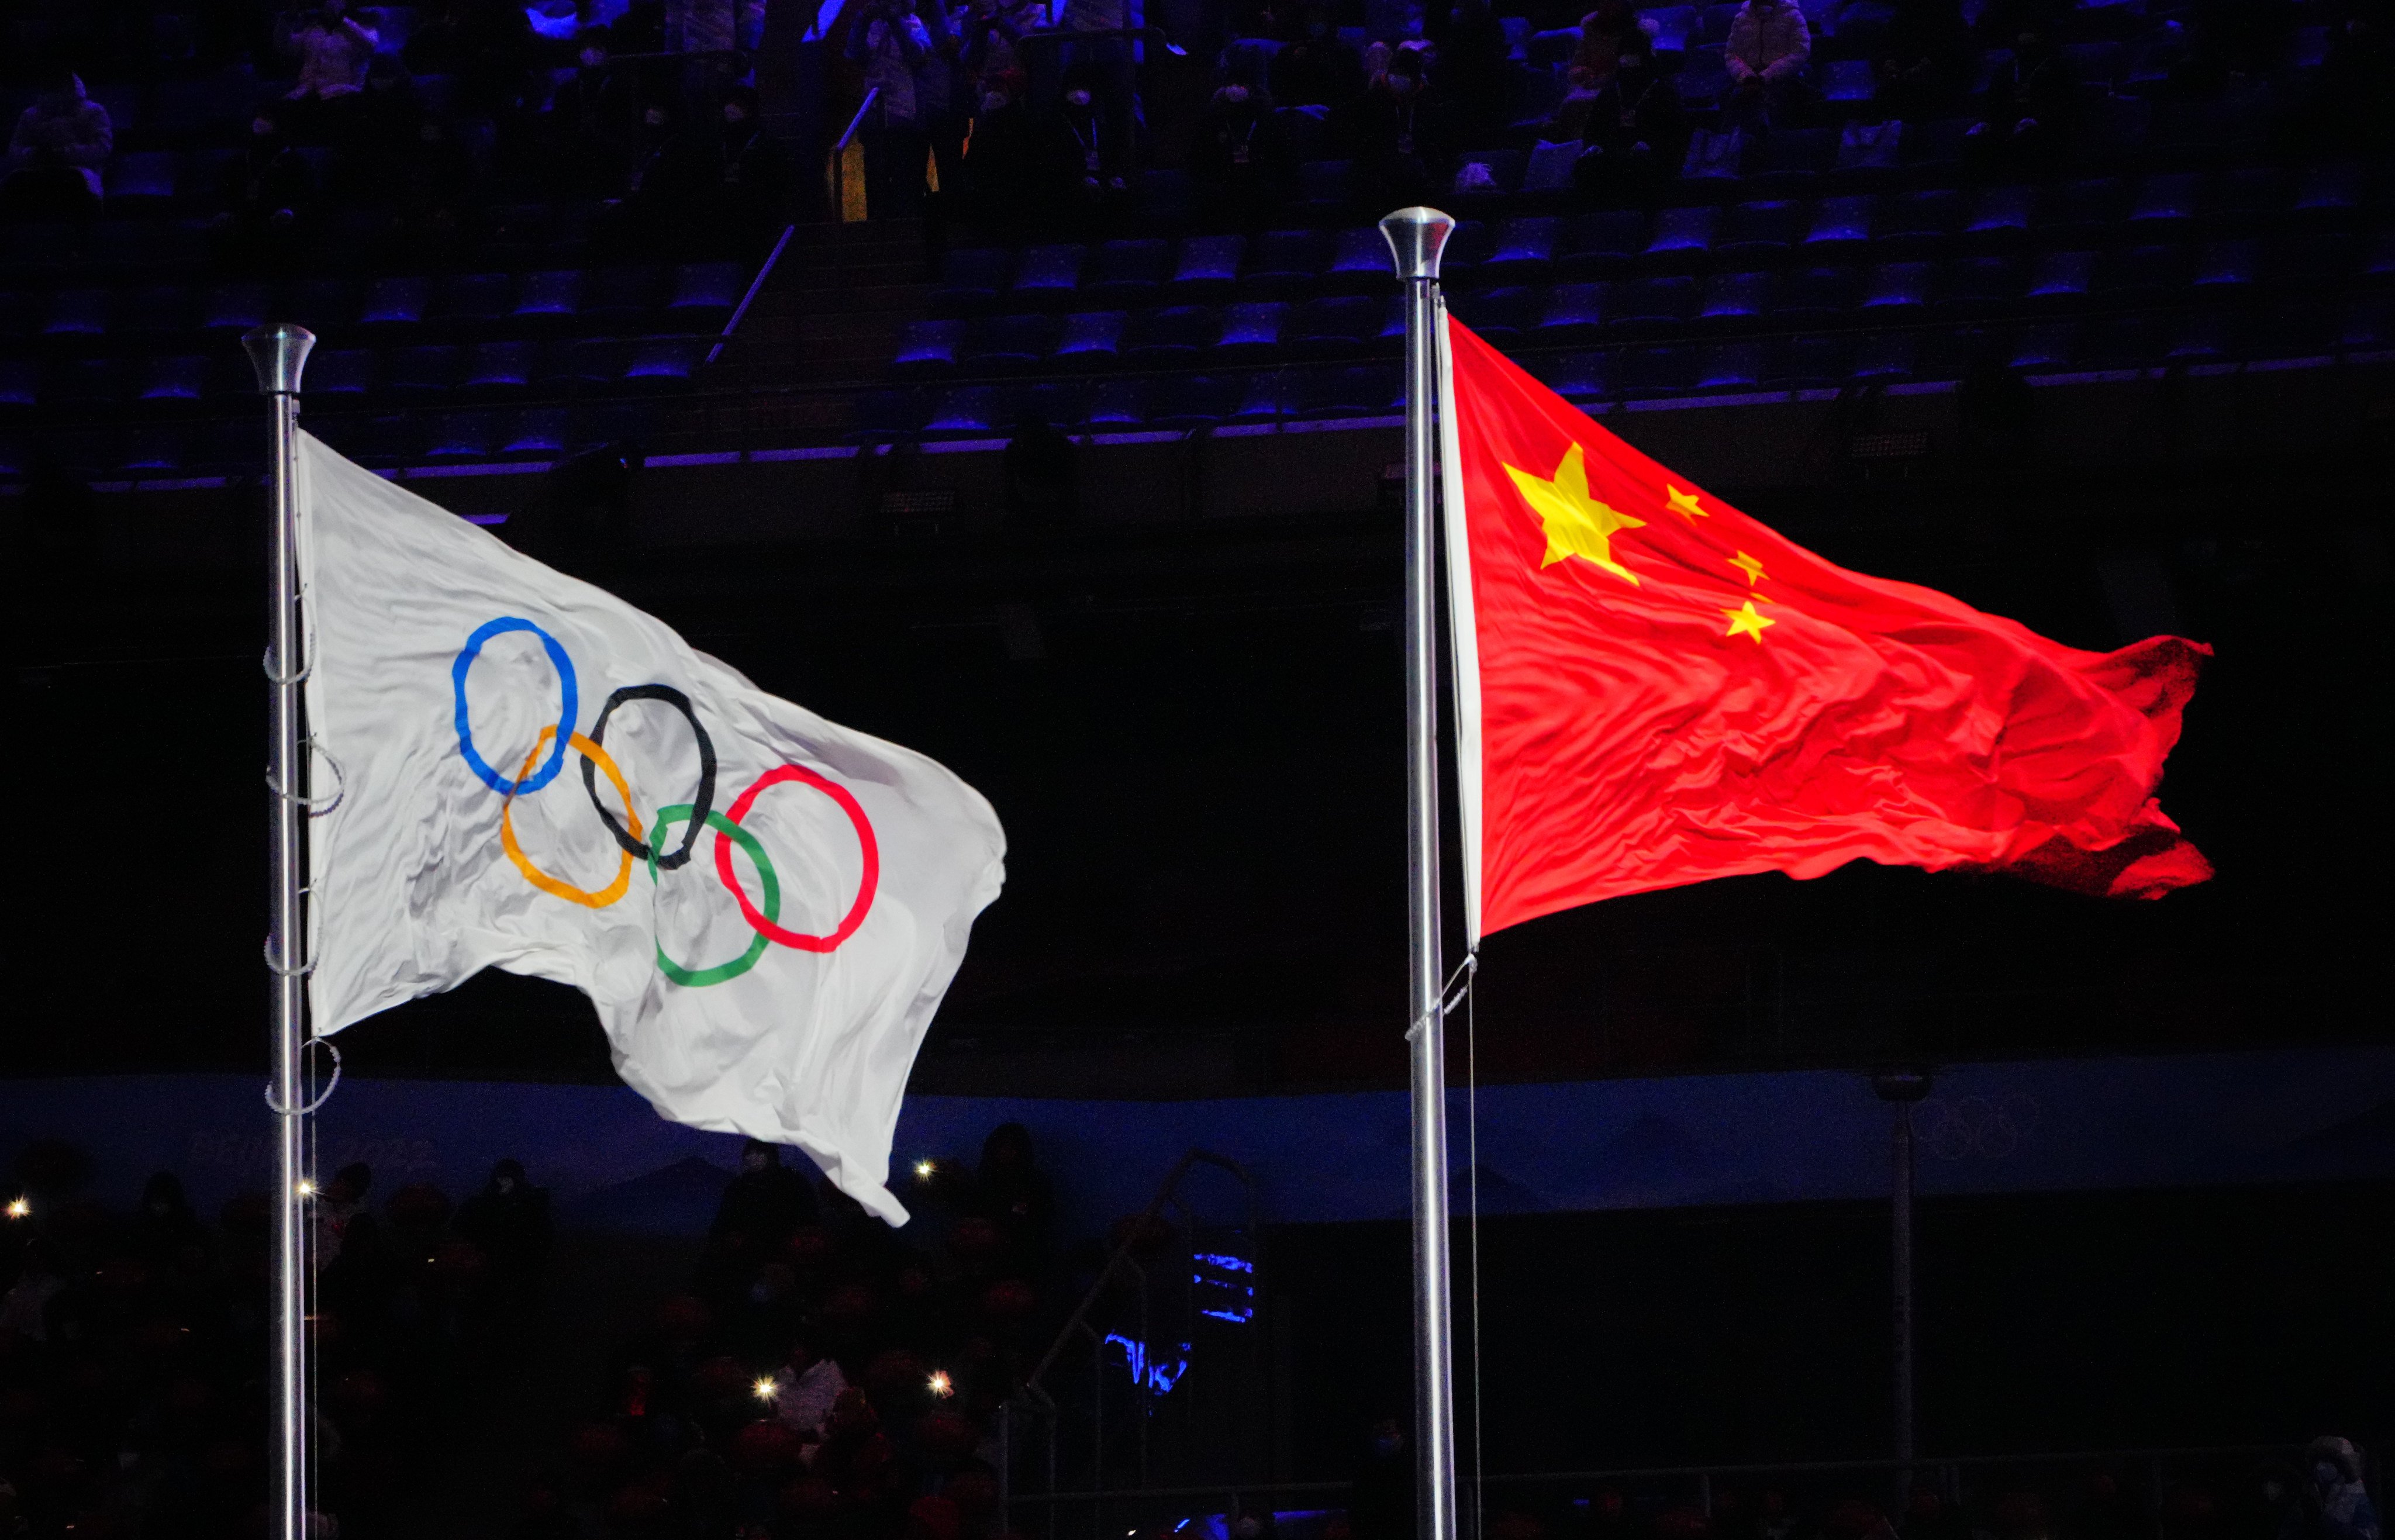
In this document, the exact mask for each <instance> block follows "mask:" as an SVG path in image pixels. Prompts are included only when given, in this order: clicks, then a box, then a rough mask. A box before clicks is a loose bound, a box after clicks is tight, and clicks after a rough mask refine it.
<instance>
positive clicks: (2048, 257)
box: [2023, 251, 2096, 305]
mask: <svg viewBox="0 0 2395 1540" xmlns="http://www.w3.org/2000/svg"><path fill="white" fill-rule="evenodd" d="M2095 282H2096V254H2095V253H2094V252H2092V251H2048V252H2041V253H2039V254H2038V255H2037V256H2036V257H2034V258H2032V259H2031V262H2030V270H2029V287H2028V288H2027V289H2026V290H2024V291H2023V297H2025V298H2028V299H2030V300H2032V301H2035V302H2038V303H2040V304H2048V305H2051V304H2058V303H2064V302H2068V301H2071V300H2077V299H2084V298H2086V297H2087V295H2088V291H2089V290H2090V289H2091V288H2093V287H2094V285H2095Z"/></svg>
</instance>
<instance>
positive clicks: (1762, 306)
mask: <svg viewBox="0 0 2395 1540" xmlns="http://www.w3.org/2000/svg"><path fill="white" fill-rule="evenodd" d="M1770 303H1771V275H1770V274H1769V273H1763V272H1720V273H1715V274H1714V276H1713V277H1711V278H1708V279H1706V280H1705V286H1704V291H1703V293H1701V294H1700V295H1699V296H1698V297H1697V319H1698V320H1699V321H1702V322H1710V323H1712V324H1714V325H1718V326H1740V325H1749V324H1753V322H1759V321H1761V320H1762V319H1763V317H1764V315H1765V313H1766V311H1767V310H1768V309H1769V307H1770Z"/></svg>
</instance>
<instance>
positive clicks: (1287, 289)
mask: <svg viewBox="0 0 2395 1540" xmlns="http://www.w3.org/2000/svg"><path fill="white" fill-rule="evenodd" d="M1329 262H1330V250H1329V248H1328V244H1327V242H1326V241H1325V240H1324V238H1323V236H1322V234H1321V232H1320V231H1318V230H1267V231H1265V232H1264V234H1262V235H1259V236H1257V237H1256V238H1255V241H1254V242H1253V243H1252V244H1250V247H1249V250H1248V268H1247V271H1246V273H1245V274H1243V275H1242V277H1241V281H1240V287H1241V288H1242V289H1243V290H1244V291H1245V292H1247V293H1249V294H1250V295H1254V296H1259V297H1274V298H1278V297H1284V296H1290V295H1295V294H1298V293H1301V292H1303V290H1304V289H1306V288H1307V287H1309V286H1310V285H1312V283H1314V281H1315V280H1316V279H1317V278H1319V277H1321V276H1322V273H1323V270H1324V268H1325V267H1327V266H1328V265H1329Z"/></svg>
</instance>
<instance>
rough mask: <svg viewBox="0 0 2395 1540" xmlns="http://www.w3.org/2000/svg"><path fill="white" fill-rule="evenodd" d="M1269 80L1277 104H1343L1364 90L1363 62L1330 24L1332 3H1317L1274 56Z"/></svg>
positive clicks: (1331, 105) (1283, 105)
mask: <svg viewBox="0 0 2395 1540" xmlns="http://www.w3.org/2000/svg"><path fill="white" fill-rule="evenodd" d="M1270 80H1271V85H1272V98H1273V103H1274V105H1276V106H1279V107H1329V108H1334V109H1335V108H1341V107H1344V106H1346V105H1347V104H1348V103H1349V102H1351V101H1353V100H1355V99H1356V94H1357V93H1358V92H1360V91H1362V90H1363V88H1364V63H1363V59H1361V57H1360V56H1358V55H1357V53H1356V50H1355V49H1354V48H1352V47H1350V46H1348V45H1347V43H1346V40H1345V39H1343V38H1342V37H1341V36H1340V35H1339V32H1338V29H1337V28H1335V27H1333V26H1332V25H1331V24H1330V7H1327V6H1324V5H1321V4H1318V3H1317V4H1313V5H1309V6H1307V7H1306V9H1305V20H1304V21H1303V23H1302V24H1301V26H1300V28H1299V31H1298V34H1297V35H1296V36H1295V37H1293V38H1290V40H1289V41H1288V42H1287V43H1285V44H1283V45H1282V46H1281V50H1280V52H1278V53H1277V54H1275V55H1274V56H1273V60H1272V73H1271V76H1270Z"/></svg>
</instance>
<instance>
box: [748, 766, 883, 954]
mask: <svg viewBox="0 0 2395 1540" xmlns="http://www.w3.org/2000/svg"><path fill="white" fill-rule="evenodd" d="M784 781H802V782H804V783H807V784H808V785H810V786H813V787H814V788H815V790H817V791H819V792H821V793H823V794H824V795H825V796H828V797H830V798H831V799H832V800H833V801H834V802H837V803H839V804H840V811H842V812H844V813H846V814H848V821H849V823H851V824H853V825H854V826H855V829H856V843H857V846H858V848H859V849H861V850H863V852H864V855H865V875H864V877H863V878H862V880H860V881H859V882H858V883H857V887H856V902H854V903H852V904H850V905H849V907H848V915H847V917H846V918H844V919H842V920H841V921H840V928H839V929H837V930H835V931H833V932H832V933H831V934H830V935H828V936H805V935H801V934H800V933H799V932H798V931H795V930H786V929H784V928H782V927H780V926H778V925H775V924H774V922H773V921H772V920H769V919H767V918H766V917H765V916H764V915H763V914H762V913H761V912H760V911H759V909H758V908H757V906H756V905H755V904H753V903H751V902H748V894H747V893H745V892H743V891H742V890H741V888H740V878H739V876H738V875H737V874H735V873H734V871H733V870H732V841H731V840H730V839H729V838H728V837H726V836H724V835H722V834H721V833H718V834H717V835H716V836H715V875H717V876H719V877H721V878H722V879H723V886H724V887H726V888H730V889H732V896H733V897H734V899H736V900H737V901H739V904H740V915H741V917H742V918H743V919H746V920H747V921H748V924H749V927H750V928H752V929H754V930H755V931H756V932H757V934H759V935H761V936H762V937H764V938H766V939H767V940H768V941H779V942H781V943H782V944H783V945H784V946H794V947H797V948H798V949H799V950H800V951H801V952H830V951H834V950H836V949H837V948H838V947H839V945H840V942H842V941H846V940H848V939H849V938H850V937H851V936H853V935H855V934H856V928H857V927H858V926H860V925H863V924H864V923H865V912H866V911H867V910H868V909H870V908H872V907H873V893H874V889H875V888H879V887H880V883H881V847H880V845H879V844H877V843H875V841H874V838H873V824H872V823H871V822H870V821H869V820H868V819H867V818H866V816H865V809H863V808H861V807H859V806H857V801H856V798H855V797H854V796H852V795H850V793H849V790H848V788H847V787H845V786H841V785H838V784H835V783H832V782H830V781H827V780H825V779H824V778H823V777H822V776H820V775H817V774H816V773H815V772H814V771H813V770H808V769H807V768H806V767H805V766H803V765H783V766H780V767H778V768H776V769H774V770H767V771H766V772H765V773H764V774H762V775H761V776H759V777H758V778H757V779H756V780H755V781H754V782H752V783H750V784H749V787H748V790H747V791H745V792H742V793H741V794H740V798H739V800H738V801H736V802H734V803H733V804H732V806H731V807H730V808H729V809H726V810H725V812H724V816H725V817H726V818H728V819H730V820H731V821H732V822H733V823H739V822H740V821H741V820H742V819H744V818H746V817H748V809H750V808H751V807H753V806H755V805H756V801H757V796H758V794H759V793H760V792H762V791H763V790H764V789H765V788H766V787H768V786H771V785H775V784H778V783H781V782H784Z"/></svg>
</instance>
